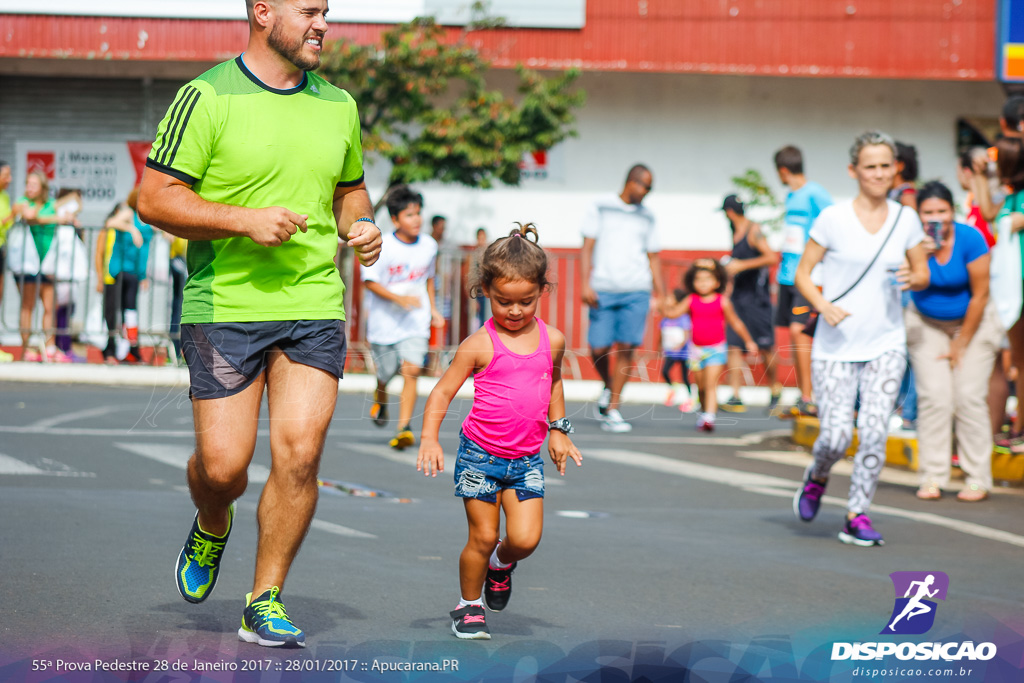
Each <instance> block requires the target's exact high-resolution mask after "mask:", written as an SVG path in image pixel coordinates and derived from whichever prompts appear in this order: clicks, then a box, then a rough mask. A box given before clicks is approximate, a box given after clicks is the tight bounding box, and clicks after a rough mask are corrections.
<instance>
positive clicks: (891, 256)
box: [793, 131, 929, 546]
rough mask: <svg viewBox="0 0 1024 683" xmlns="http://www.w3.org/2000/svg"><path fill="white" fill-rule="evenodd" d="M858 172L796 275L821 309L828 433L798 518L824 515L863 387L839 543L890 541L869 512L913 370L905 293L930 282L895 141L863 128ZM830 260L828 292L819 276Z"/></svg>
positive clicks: (814, 358) (818, 383) (817, 358)
mask: <svg viewBox="0 0 1024 683" xmlns="http://www.w3.org/2000/svg"><path fill="white" fill-rule="evenodd" d="M849 171H850V177H852V178H853V179H854V180H856V181H857V185H858V193H857V196H856V198H854V199H853V200H851V201H846V202H840V203H838V204H834V205H833V206H830V207H828V208H827V209H825V210H824V211H822V212H821V215H820V216H818V219H817V220H816V221H815V223H814V226H813V227H812V228H811V235H810V240H809V241H808V242H807V248H806V249H805V250H804V254H803V258H802V259H801V260H800V265H799V266H798V267H797V272H796V278H795V281H796V287H797V289H798V290H799V291H800V293H801V294H803V295H804V296H805V297H806V298H807V300H808V301H809V302H810V303H811V305H812V306H814V308H815V309H817V310H818V311H819V313H820V316H819V320H818V326H817V330H816V331H815V335H814V345H813V347H812V350H811V375H812V378H813V384H814V396H815V399H816V400H817V403H818V411H819V416H820V419H821V431H820V432H819V435H818V439H817V441H815V443H814V450H813V454H814V462H813V463H812V464H811V465H810V466H809V467H808V468H807V471H806V473H805V476H804V485H803V486H802V487H801V488H800V490H799V491H797V493H796V495H795V496H794V498H793V510H794V512H795V514H796V516H797V518H798V519H801V520H802V521H805V522H810V521H811V520H812V519H814V516H815V515H816V514H817V512H818V508H819V507H820V505H821V497H822V495H823V494H824V492H825V486H826V485H827V483H828V475H829V471H830V470H831V469H832V466H833V465H834V464H835V463H836V462H838V461H839V460H840V459H841V458H842V457H843V456H844V455H845V453H846V450H847V449H848V448H849V447H850V442H851V441H852V439H853V428H854V410H855V406H856V402H857V396H858V393H859V395H860V408H859V410H858V411H857V424H856V427H857V430H858V435H859V437H860V445H859V447H858V449H857V456H856V458H855V460H854V466H853V476H852V481H851V483H850V494H849V499H848V503H847V515H846V523H845V525H844V526H843V530H842V531H840V532H839V540H840V541H842V542H843V543H850V544H854V545H859V546H873V545H882V544H883V542H884V541H883V540H882V535H881V534H880V533H878V532H877V531H876V530H875V529H874V527H873V526H872V524H871V520H870V519H869V518H868V516H867V511H868V508H869V507H870V505H871V499H872V498H873V497H874V494H875V488H876V486H877V485H878V475H879V474H880V473H881V471H882V466H883V465H884V464H885V445H886V440H887V437H888V421H889V415H890V414H891V413H892V411H893V406H894V405H895V402H896V396H897V394H898V393H899V388H900V380H901V379H902V378H903V372H904V370H906V367H907V348H906V346H907V338H906V331H905V329H904V327H903V309H902V306H901V305H900V295H901V290H903V289H912V290H915V291H919V290H922V289H924V288H926V287H927V286H928V281H929V273H928V256H927V252H926V251H925V248H924V245H922V244H921V242H922V240H923V239H924V233H923V232H922V230H921V221H920V220H919V219H918V217H917V214H916V213H915V212H914V211H913V210H912V209H906V208H905V207H901V205H900V204H898V203H896V202H894V201H892V200H889V199H887V198H886V195H887V193H888V191H889V188H890V187H892V182H893V177H894V176H895V174H896V145H895V143H894V142H893V140H892V138H890V137H889V136H888V135H886V134H884V133H880V132H877V131H869V132H867V133H864V134H863V135H861V136H860V137H858V138H857V140H856V141H855V142H854V144H853V147H851V148H850V167H849ZM818 263H821V264H822V268H821V271H822V274H823V276H824V277H823V279H824V282H823V288H822V291H821V292H819V291H818V288H817V287H815V286H814V284H813V282H812V281H811V270H812V269H813V268H814V267H815V266H816V265H818Z"/></svg>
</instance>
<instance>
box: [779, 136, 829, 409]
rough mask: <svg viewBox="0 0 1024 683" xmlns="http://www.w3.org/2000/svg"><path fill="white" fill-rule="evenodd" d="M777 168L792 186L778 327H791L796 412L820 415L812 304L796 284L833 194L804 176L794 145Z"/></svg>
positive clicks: (784, 152)
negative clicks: (808, 328) (810, 329)
mask: <svg viewBox="0 0 1024 683" xmlns="http://www.w3.org/2000/svg"><path fill="white" fill-rule="evenodd" d="M775 169H776V170H777V171H778V173H779V180H780V181H781V182H782V184H783V185H785V186H786V187H788V188H789V194H788V195H787V196H786V213H785V218H784V220H785V226H784V228H783V230H784V232H783V242H782V250H781V252H782V259H781V262H780V264H779V271H778V275H777V276H776V277H777V279H778V282H779V298H778V302H777V304H776V309H775V326H776V327H785V328H787V329H788V330H789V341H790V345H791V348H792V350H793V360H794V365H795V367H796V383H797V387H798V388H799V389H800V400H799V401H798V402H797V404H796V408H795V412H796V413H798V414H802V415H811V416H817V414H818V407H817V405H816V404H815V403H814V398H813V392H812V388H811V342H812V341H813V340H812V339H811V337H809V336H807V335H806V334H804V326H805V325H806V324H807V321H808V320H809V319H810V316H811V305H810V303H809V302H808V301H807V298H806V297H805V296H804V294H803V293H801V292H800V291H799V290H798V289H797V287H796V284H795V282H796V280H795V278H796V268H797V264H799V263H800V258H801V255H802V254H803V253H804V246H805V245H806V244H807V239H808V235H809V234H810V231H811V226H812V225H813V224H814V221H815V220H816V219H817V218H818V214H820V213H821V212H822V210H823V209H825V208H826V207H829V206H831V205H832V197H831V196H830V195H829V193H828V192H827V191H826V190H825V188H823V187H822V186H821V185H819V184H817V183H815V182H812V181H809V180H807V176H805V175H804V157H803V153H801V151H800V150H799V149H797V148H796V147H793V146H792V145H790V146H788V147H783V148H782V149H780V150H779V151H778V152H776V153H775Z"/></svg>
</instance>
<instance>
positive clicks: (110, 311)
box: [103, 273, 139, 358]
mask: <svg viewBox="0 0 1024 683" xmlns="http://www.w3.org/2000/svg"><path fill="white" fill-rule="evenodd" d="M138 298H139V278H138V277H136V276H135V275H132V274H131V273H119V274H118V276H117V278H116V279H115V280H114V284H112V285H106V286H105V287H104V288H103V319H104V320H105V321H106V322H107V348H105V349H103V357H104V358H114V357H115V356H116V355H117V354H116V349H117V336H118V333H119V332H120V330H121V324H122V323H123V322H124V318H123V313H124V311H134V310H138ZM132 351H133V352H137V351H138V349H137V348H133V349H132ZM136 355H137V354H136Z"/></svg>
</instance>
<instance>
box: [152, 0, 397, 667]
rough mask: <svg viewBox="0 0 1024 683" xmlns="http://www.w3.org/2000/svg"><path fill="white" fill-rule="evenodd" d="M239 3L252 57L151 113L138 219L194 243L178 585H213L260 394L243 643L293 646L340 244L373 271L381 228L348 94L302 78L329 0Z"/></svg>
mask: <svg viewBox="0 0 1024 683" xmlns="http://www.w3.org/2000/svg"><path fill="white" fill-rule="evenodd" d="M246 13H247V17H248V20H249V42H248V44H247V46H246V51H245V52H244V53H243V54H242V55H240V56H239V57H237V58H235V59H232V60H229V61H227V62H224V63H222V64H218V65H217V66H215V67H213V68H212V69H211V70H209V71H207V72H206V73H204V74H202V75H201V76H199V77H197V78H196V79H194V80H192V81H191V82H189V83H188V84H186V85H185V86H183V87H182V88H181V89H180V90H179V91H178V94H177V96H176V97H175V100H174V102H173V104H172V105H171V106H170V108H169V109H168V112H167V115H166V116H165V117H164V120H163V121H162V122H161V123H160V125H159V127H158V129H157V134H156V141H155V142H154V144H153V150H152V151H151V152H150V156H149V158H148V159H147V161H146V170H145V173H144V174H143V176H142V190H141V192H140V195H139V213H140V216H141V218H142V220H143V221H144V222H147V223H150V224H153V225H155V226H156V227H158V228H161V229H163V230H166V231H168V232H170V233H172V234H174V235H177V236H179V237H183V238H185V239H187V240H189V243H190V246H189V250H188V266H189V279H188V282H187V283H186V285H185V302H184V305H183V312H182V318H181V321H182V326H181V334H182V352H183V353H184V355H185V360H186V363H187V364H188V367H189V375H190V377H191V387H190V395H191V398H192V409H193V421H194V422H195V433H196V451H195V454H194V455H193V456H192V458H191V460H190V461H189V464H188V483H189V490H190V493H191V495H192V500H193V501H194V502H195V504H196V507H197V508H198V510H197V513H196V517H195V519H194V521H193V523H192V526H191V529H190V530H189V533H188V536H187V539H186V543H185V545H184V547H183V548H182V549H181V552H180V554H179V556H178V563H177V565H176V567H175V572H174V574H175V583H176V586H177V589H178V591H179V593H180V594H181V596H182V597H183V598H184V599H185V600H186V601H188V602H192V603H198V602H202V601H204V600H206V599H207V598H208V597H209V596H210V593H211V591H212V590H213V588H214V586H215V584H216V581H217V578H218V576H219V573H220V567H221V562H222V561H223V557H224V551H225V546H226V544H227V541H228V537H229V534H230V532H231V528H232V525H233V521H234V516H235V515H234V511H235V507H234V504H233V502H234V500H235V499H237V498H238V497H239V496H241V495H242V493H243V492H244V491H245V489H246V486H247V484H248V476H247V474H246V472H247V469H248V467H249V463H250V462H251V461H252V458H253V454H254V451H255V448H256V436H257V427H258V426H259V425H260V422H259V414H260V409H259V407H260V403H261V401H262V398H263V393H264V391H266V394H267V404H268V411H269V415H270V460H271V465H270V475H269V477H268V479H267V483H266V484H265V485H264V487H263V492H262V495H261V496H260V502H259V506H258V509H257V513H256V514H257V519H258V522H259V532H258V541H257V547H256V566H255V572H254V576H253V584H252V592H251V593H249V594H247V595H246V596H245V602H244V608H243V610H242V619H241V621H242V624H241V628H239V629H238V638H239V639H240V640H242V641H245V642H248V643H255V644H257V645H261V646H264V647H285V648H294V647H304V646H305V643H306V635H305V632H304V631H303V630H302V629H301V628H299V627H298V626H296V624H295V621H294V620H293V615H292V614H289V613H288V612H287V611H286V609H285V607H284V602H283V598H282V593H281V588H282V587H283V586H284V583H285V578H286V577H287V575H288V572H289V570H290V568H291V566H292V562H293V561H294V559H295V556H296V554H297V553H298V551H299V547H300V546H301V544H302V540H303V538H304V537H305V535H306V532H307V531H308V529H309V525H310V522H311V521H312V519H313V511H314V509H315V507H316V501H317V497H318V491H319V487H318V485H317V472H318V470H319V466H320V456H321V454H322V452H323V448H324V442H325V439H326V438H327V430H328V427H329V426H330V423H331V418H332V416H333V415H334V407H335V404H336V403H337V398H338V380H339V379H340V377H341V375H342V370H343V367H344V362H345V327H344V320H345V308H344V294H345V287H344V284H343V283H342V281H341V276H340V274H339V273H338V268H337V267H336V266H335V264H334V257H335V255H336V254H337V250H338V237H339V236H340V237H341V238H342V240H344V241H346V242H347V246H349V247H352V248H354V249H355V252H356V255H357V256H358V258H359V259H360V261H361V262H362V263H363V264H364V265H369V264H371V263H373V262H374V260H376V258H377V256H378V255H379V253H380V241H381V235H380V230H378V229H377V227H376V225H374V222H373V204H372V202H371V201H370V198H369V195H368V194H367V192H366V186H365V184H364V183H363V155H362V148H361V146H360V135H359V115H358V112H357V110H356V105H355V102H353V100H352V97H351V96H350V95H349V94H348V93H346V92H345V91H343V90H340V89H339V88H336V87H335V86H333V85H331V84H330V83H328V82H327V81H326V80H325V79H323V78H322V77H320V76H318V75H316V74H315V73H312V72H314V71H315V70H316V69H317V68H318V67H319V66H320V54H321V51H322V49H323V42H324V36H325V35H326V33H327V29H328V23H327V20H326V13H327V0H305V1H304V2H302V3H299V2H296V1H295V0H281V1H280V2H278V1H274V0H246ZM254 143H256V144H254Z"/></svg>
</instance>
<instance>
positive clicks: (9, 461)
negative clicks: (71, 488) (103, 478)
mask: <svg viewBox="0 0 1024 683" xmlns="http://www.w3.org/2000/svg"><path fill="white" fill-rule="evenodd" d="M39 462H40V463H41V464H42V465H43V467H37V466H36V465H31V464H29V463H27V462H23V461H21V460H18V459H17V458H12V457H11V456H9V455H4V454H3V453H0V475H5V474H8V475H14V476H35V477H82V478H92V477H95V476H96V473H95V472H79V471H78V470H74V469H72V468H70V467H68V466H67V465H65V464H64V463H60V462H57V461H56V460H50V459H48V458H43V459H41V460H39Z"/></svg>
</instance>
